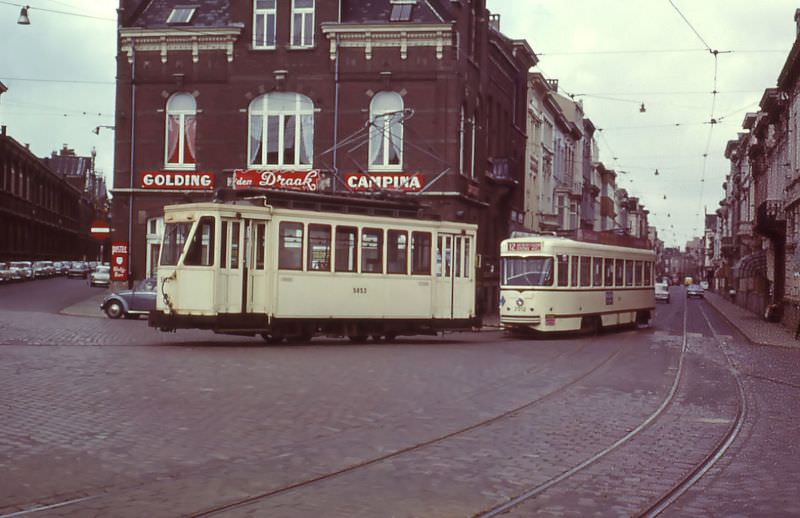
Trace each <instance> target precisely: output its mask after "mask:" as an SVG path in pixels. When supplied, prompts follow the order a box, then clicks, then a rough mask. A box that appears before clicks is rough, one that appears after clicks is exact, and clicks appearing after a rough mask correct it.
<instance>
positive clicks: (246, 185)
mask: <svg viewBox="0 0 800 518" xmlns="http://www.w3.org/2000/svg"><path fill="white" fill-rule="evenodd" d="M233 188H234V189H253V188H255V189H259V188H260V189H287V190H293V191H308V192H316V191H317V189H319V170H317V169H312V170H310V171H271V170H258V169H247V170H244V169H236V170H235V171H234V172H233Z"/></svg>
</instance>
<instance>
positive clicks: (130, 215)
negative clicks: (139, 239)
mask: <svg viewBox="0 0 800 518" xmlns="http://www.w3.org/2000/svg"><path fill="white" fill-rule="evenodd" d="M131 56H132V62H131V159H130V169H131V170H130V183H129V187H130V190H129V191H128V192H129V196H128V288H129V289H130V288H133V200H134V193H133V187H134V182H133V176H134V165H135V149H136V148H135V145H134V143H135V142H136V40H134V39H133V38H132V39H131Z"/></svg>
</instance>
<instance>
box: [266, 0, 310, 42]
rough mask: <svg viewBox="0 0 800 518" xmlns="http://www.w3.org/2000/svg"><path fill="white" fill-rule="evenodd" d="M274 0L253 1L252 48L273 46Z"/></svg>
mask: <svg viewBox="0 0 800 518" xmlns="http://www.w3.org/2000/svg"><path fill="white" fill-rule="evenodd" d="M312 1H313V0H312ZM275 2H276V0H254V1H253V48H256V49H274V48H275V20H276V18H277V14H278V13H277V9H276V7H275Z"/></svg>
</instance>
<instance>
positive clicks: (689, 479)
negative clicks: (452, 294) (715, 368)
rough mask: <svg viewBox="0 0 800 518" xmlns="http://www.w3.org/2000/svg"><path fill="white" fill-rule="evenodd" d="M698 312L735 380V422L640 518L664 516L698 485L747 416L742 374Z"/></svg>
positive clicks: (736, 434) (704, 314) (718, 459)
mask: <svg viewBox="0 0 800 518" xmlns="http://www.w3.org/2000/svg"><path fill="white" fill-rule="evenodd" d="M700 312H701V313H702V315H703V318H704V319H705V321H706V323H707V324H708V328H709V329H710V330H711V333H712V334H713V335H714V339H715V340H716V341H717V343H718V344H719V347H720V350H721V351H722V354H723V355H724V356H725V361H726V362H727V364H728V368H729V371H730V372H731V374H732V375H733V377H734V380H735V381H736V387H737V393H738V405H737V409H736V418H735V419H734V421H733V423H731V426H729V427H728V430H727V431H726V433H725V434H724V435H723V436H722V438H721V439H720V440H719V441H718V442H717V445H716V446H715V448H714V449H713V450H712V451H711V452H710V453H709V454H708V455H706V456H705V458H704V459H703V460H702V461H701V462H699V463H698V464H696V465H695V466H694V468H693V469H691V470H690V471H689V472H688V473H687V474H686V475H685V476H684V477H683V478H682V479H681V480H679V481H678V482H677V483H675V484H674V485H673V486H672V487H671V488H670V489H669V491H667V492H666V493H664V494H663V495H662V496H661V497H660V498H659V499H658V500H656V501H655V502H654V503H653V504H651V505H650V506H649V507H647V508H646V509H644V510H642V511H641V512H640V513H638V515H637V516H639V517H640V518H655V517H656V516H658V515H660V514H661V513H663V512H664V511H665V510H667V509H668V508H669V507H670V506H672V505H673V504H674V503H675V502H677V500H678V499H679V498H680V497H681V496H683V495H684V494H686V492H687V491H689V490H690V489H691V488H692V487H693V486H694V485H695V484H697V482H698V481H699V480H700V479H701V478H702V477H703V476H704V475H705V474H706V473H708V471H709V470H710V469H711V468H713V467H714V465H715V464H717V462H719V461H720V459H722V457H723V456H724V455H725V453H726V452H727V451H728V448H730V446H731V444H733V442H734V441H735V440H736V438H737V437H738V436H739V433H740V432H741V430H742V426H743V425H744V419H745V416H746V415H747V397H746V395H745V392H744V384H743V383H742V379H741V375H740V372H739V369H738V367H737V366H736V365H735V364H734V362H733V360H732V359H731V356H730V354H729V353H728V351H727V350H726V349H725V346H724V340H722V339H721V337H720V335H719V333H717V331H716V329H714V326H713V325H712V324H711V321H710V320H709V318H708V315H707V314H706V312H705V310H704V309H703V308H702V306H701V307H700Z"/></svg>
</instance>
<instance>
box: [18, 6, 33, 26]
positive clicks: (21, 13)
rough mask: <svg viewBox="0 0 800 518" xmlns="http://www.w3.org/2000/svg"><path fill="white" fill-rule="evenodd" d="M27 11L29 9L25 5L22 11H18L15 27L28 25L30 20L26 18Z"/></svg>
mask: <svg viewBox="0 0 800 518" xmlns="http://www.w3.org/2000/svg"><path fill="white" fill-rule="evenodd" d="M28 9H30V6H29V5H25V6H23V7H22V9H20V10H19V18H18V19H17V25H30V24H31V19H30V18H28Z"/></svg>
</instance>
